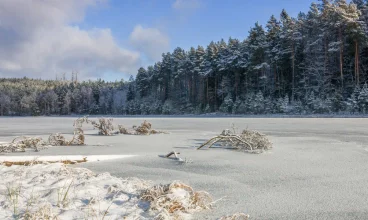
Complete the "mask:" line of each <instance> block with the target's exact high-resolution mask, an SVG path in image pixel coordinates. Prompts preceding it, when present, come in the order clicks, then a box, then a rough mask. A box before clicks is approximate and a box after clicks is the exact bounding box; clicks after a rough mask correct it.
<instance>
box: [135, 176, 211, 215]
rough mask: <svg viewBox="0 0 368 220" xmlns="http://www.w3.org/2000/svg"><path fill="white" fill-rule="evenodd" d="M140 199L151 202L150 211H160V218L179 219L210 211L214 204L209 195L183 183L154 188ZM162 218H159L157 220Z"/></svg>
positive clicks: (145, 192) (144, 193) (144, 192)
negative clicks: (202, 211)
mask: <svg viewBox="0 0 368 220" xmlns="http://www.w3.org/2000/svg"><path fill="white" fill-rule="evenodd" d="M140 198H141V200H144V201H148V202H150V209H151V210H154V211H159V212H160V215H159V216H160V218H163V217H164V216H167V215H169V216H171V217H179V216H182V215H185V214H190V213H193V212H195V211H200V210H204V209H210V208H211V204H212V198H211V196H210V195H209V193H207V192H205V191H194V190H193V188H192V187H190V186H188V185H186V184H183V183H181V182H173V183H171V184H167V185H156V186H153V187H151V188H149V189H147V190H145V191H143V193H142V194H141V196H140ZM160 218H158V217H157V219H160ZM163 219H165V218H163ZM174 219H175V218H174Z"/></svg>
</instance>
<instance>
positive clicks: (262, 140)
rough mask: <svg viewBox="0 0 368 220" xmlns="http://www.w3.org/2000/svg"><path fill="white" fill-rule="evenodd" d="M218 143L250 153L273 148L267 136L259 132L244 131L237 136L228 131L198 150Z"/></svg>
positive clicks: (213, 138) (224, 131)
mask: <svg viewBox="0 0 368 220" xmlns="http://www.w3.org/2000/svg"><path fill="white" fill-rule="evenodd" d="M217 143H220V144H221V145H222V146H231V147H232V148H234V149H238V150H244V151H250V152H256V151H257V152H262V151H264V150H269V149H271V148H272V143H271V142H270V141H269V140H268V139H267V137H266V135H264V134H262V133H260V132H258V131H250V130H244V131H243V132H242V133H241V134H235V132H231V131H230V130H228V129H226V130H223V131H222V133H221V134H220V135H217V136H215V137H212V138H211V139H209V140H208V141H207V142H205V143H204V144H202V145H201V146H199V147H198V148H197V150H199V149H201V148H203V147H205V146H208V148H211V147H212V146H213V145H215V144H217Z"/></svg>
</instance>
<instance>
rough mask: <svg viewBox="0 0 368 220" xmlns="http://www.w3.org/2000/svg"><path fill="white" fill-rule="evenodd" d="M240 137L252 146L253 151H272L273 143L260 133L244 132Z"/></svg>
mask: <svg viewBox="0 0 368 220" xmlns="http://www.w3.org/2000/svg"><path fill="white" fill-rule="evenodd" d="M240 136H241V138H242V139H243V140H245V141H246V142H247V143H249V144H250V145H251V146H252V149H253V150H255V149H257V150H270V149H271V148H272V143H271V141H270V140H269V139H268V138H267V136H266V135H265V134H262V133H260V132H258V131H251V130H243V132H242V133H241V135H240Z"/></svg>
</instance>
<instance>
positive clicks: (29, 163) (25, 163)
mask: <svg viewBox="0 0 368 220" xmlns="http://www.w3.org/2000/svg"><path fill="white" fill-rule="evenodd" d="M85 162H87V158H86V157H85V158H83V159H82V160H56V161H40V160H37V159H35V160H26V161H3V162H1V163H0V165H4V166H7V167H10V166H13V165H18V166H33V165H36V164H49V163H62V164H77V163H85Z"/></svg>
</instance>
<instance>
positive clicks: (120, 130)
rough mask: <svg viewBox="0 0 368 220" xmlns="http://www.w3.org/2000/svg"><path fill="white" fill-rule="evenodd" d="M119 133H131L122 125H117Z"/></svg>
mask: <svg viewBox="0 0 368 220" xmlns="http://www.w3.org/2000/svg"><path fill="white" fill-rule="evenodd" d="M118 129H119V133H120V134H132V133H131V132H130V131H129V130H128V129H127V128H125V127H124V126H123V125H118Z"/></svg>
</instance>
